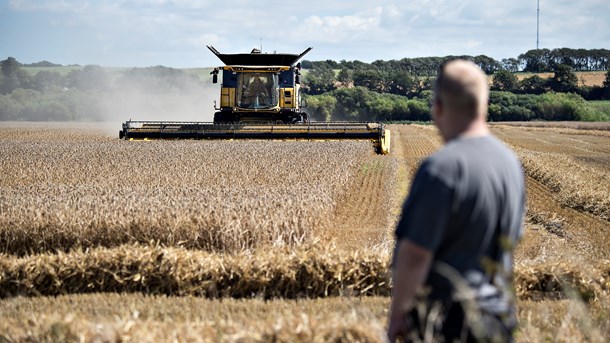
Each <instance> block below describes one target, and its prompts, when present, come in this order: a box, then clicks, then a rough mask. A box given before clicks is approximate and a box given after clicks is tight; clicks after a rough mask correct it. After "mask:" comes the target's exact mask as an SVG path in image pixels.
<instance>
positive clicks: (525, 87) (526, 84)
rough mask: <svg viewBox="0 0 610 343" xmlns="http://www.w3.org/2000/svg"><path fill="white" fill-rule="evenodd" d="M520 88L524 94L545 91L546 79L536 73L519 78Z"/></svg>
mask: <svg viewBox="0 0 610 343" xmlns="http://www.w3.org/2000/svg"><path fill="white" fill-rule="evenodd" d="M520 86H521V87H520V89H521V92H522V93H526V94H542V93H544V92H545V91H546V86H547V81H546V80H545V79H543V78H541V77H540V76H538V75H533V76H530V77H528V78H525V79H523V80H521V82H520Z"/></svg>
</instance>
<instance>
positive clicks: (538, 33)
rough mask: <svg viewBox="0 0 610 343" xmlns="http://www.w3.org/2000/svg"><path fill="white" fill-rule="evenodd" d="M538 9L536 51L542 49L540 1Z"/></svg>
mask: <svg viewBox="0 0 610 343" xmlns="http://www.w3.org/2000/svg"><path fill="white" fill-rule="evenodd" d="M537 4H538V6H537V9H536V50H538V49H539V48H540V0H538V1H537Z"/></svg>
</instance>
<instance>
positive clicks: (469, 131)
mask: <svg viewBox="0 0 610 343" xmlns="http://www.w3.org/2000/svg"><path fill="white" fill-rule="evenodd" d="M487 135H489V127H488V126H487V123H486V122H484V121H478V120H477V121H473V122H471V123H470V124H468V125H467V126H466V127H464V128H462V129H461V130H457V131H456V132H453V133H451V134H449V135H448V136H447V137H445V142H446V143H448V142H450V141H452V140H454V139H456V138H462V137H464V138H471V137H483V136H487Z"/></svg>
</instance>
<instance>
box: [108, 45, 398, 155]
mask: <svg viewBox="0 0 610 343" xmlns="http://www.w3.org/2000/svg"><path fill="white" fill-rule="evenodd" d="M208 49H210V51H212V52H213V53H214V54H215V55H216V56H217V57H218V58H219V59H220V60H221V61H222V62H223V63H224V64H225V66H224V67H219V68H215V69H214V70H213V71H212V73H211V74H212V82H213V83H218V74H219V73H221V72H222V86H221V89H220V107H217V105H216V104H215V105H214V107H215V109H216V110H217V112H216V113H215V114H214V122H213V123H206V122H172V121H132V120H129V121H126V122H125V123H123V129H122V130H121V131H119V138H123V139H126V140H139V139H262V140H268V139H278V140H346V139H351V140H370V141H371V142H373V144H374V146H375V149H376V151H377V152H378V153H380V154H387V153H389V151H390V131H389V130H387V129H385V128H384V125H383V124H381V123H361V122H312V121H311V120H310V119H309V117H308V115H307V113H305V112H303V111H302V108H304V107H306V106H305V104H304V103H303V101H302V99H301V94H300V84H301V64H300V63H298V64H297V62H298V61H299V60H300V59H301V58H302V57H303V56H304V55H305V54H306V53H308V52H309V51H310V50H311V49H312V48H308V49H307V50H305V51H303V53H301V54H300V55H295V54H275V53H274V54H263V53H261V52H260V51H259V50H257V49H254V50H252V52H251V53H249V54H221V53H220V52H218V50H216V49H215V48H214V47H211V46H208Z"/></svg>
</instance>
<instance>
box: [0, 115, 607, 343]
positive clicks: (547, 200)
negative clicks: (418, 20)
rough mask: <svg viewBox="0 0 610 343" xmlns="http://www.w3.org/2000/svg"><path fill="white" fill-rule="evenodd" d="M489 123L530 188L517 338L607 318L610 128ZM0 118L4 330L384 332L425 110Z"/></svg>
mask: <svg viewBox="0 0 610 343" xmlns="http://www.w3.org/2000/svg"><path fill="white" fill-rule="evenodd" d="M581 124H583V123H576V124H572V123H534V124H528V125H526V126H515V125H521V124H520V123H508V124H494V125H493V126H492V130H493V132H494V133H495V134H496V135H497V136H498V137H499V138H500V139H502V140H503V141H504V142H505V143H506V144H508V145H509V146H510V147H511V148H513V149H514V150H515V152H516V153H517V155H518V157H519V158H520V160H521V161H522V163H523V165H524V169H525V171H526V177H527V186H528V208H527V215H526V231H525V234H524V237H523V240H522V242H521V244H520V245H519V247H518V248H517V251H516V262H515V268H516V270H515V290H516V293H517V300H518V301H517V306H518V315H519V321H520V325H521V328H520V331H519V333H518V335H517V340H518V341H523V342H525V341H541V340H551V341H582V340H588V341H599V342H602V341H605V339H606V337H609V336H610V315H608V313H610V250H609V249H608V247H609V246H610V183H608V181H607V180H610V149H609V148H608V147H610V127H608V126H607V123H606V124H604V123H595V124H588V123H585V124H583V126H580V125H581ZM114 129H115V128H114V127H111V128H110V129H108V128H107V127H106V126H103V127H98V126H96V124H75V123H71V124H54V123H53V124H39V123H36V124H33V123H31V124H30V123H2V124H0V156H1V157H0V173H1V174H2V175H3V177H2V179H0V298H1V299H0V340H2V339H7V340H8V341H9V342H12V341H15V342H26V341H74V342H78V341H92V340H95V339H99V340H106V341H133V342H141V341H147V342H156V341H168V340H178V341H195V342H196V341H239V340H244V339H245V340H246V341H249V340H252V341H274V340H275V341H286V342H288V341H302V342H310V341H332V340H338V341H372V342H380V341H382V336H383V333H384V328H385V325H386V323H385V319H386V316H387V312H386V310H387V307H388V303H389V294H390V290H391V286H390V285H389V279H390V275H389V272H388V267H389V260H390V257H391V252H392V249H393V244H394V242H393V228H394V225H395V223H396V220H397V219H398V215H399V213H400V207H401V204H402V201H403V200H404V197H405V196H406V194H407V193H408V188H409V183H410V180H411V179H412V177H413V174H414V172H415V170H416V168H417V165H418V163H419V162H420V161H421V160H422V159H423V158H425V157H426V156H427V155H429V154H431V153H433V152H434V151H436V150H437V149H439V148H440V146H441V145H442V143H441V140H440V137H439V136H438V134H437V132H436V129H435V128H434V127H433V126H425V125H391V126H390V130H391V131H392V153H391V154H390V155H388V156H378V155H375V154H374V152H373V148H372V145H371V144H370V143H368V142H333V141H329V142H294V141H284V142H277V141H147V142H144V141H142V142H126V141H120V140H119V139H118V138H116V137H115V136H116V133H115V132H114V131H116V130H114Z"/></svg>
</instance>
